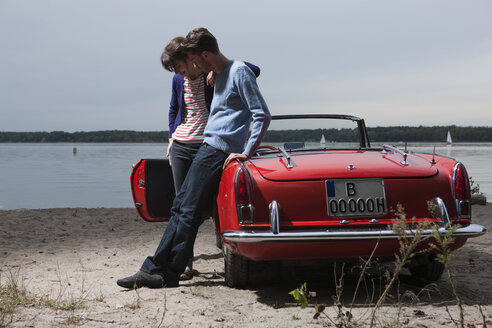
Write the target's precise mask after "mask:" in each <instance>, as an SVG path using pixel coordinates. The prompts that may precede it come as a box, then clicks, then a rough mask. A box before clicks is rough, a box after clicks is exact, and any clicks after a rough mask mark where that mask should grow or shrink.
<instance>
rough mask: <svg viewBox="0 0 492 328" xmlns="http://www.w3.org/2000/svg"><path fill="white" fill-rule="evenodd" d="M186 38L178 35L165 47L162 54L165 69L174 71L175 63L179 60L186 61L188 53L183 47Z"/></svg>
mask: <svg viewBox="0 0 492 328" xmlns="http://www.w3.org/2000/svg"><path fill="white" fill-rule="evenodd" d="M184 39H185V38H183V37H182V36H177V37H175V38H174V39H172V40H171V41H170V42H169V43H168V44H167V46H166V47H165V48H164V51H163V52H162V55H161V63H162V67H164V69H166V70H168V71H169V72H174V64H175V62H176V61H177V60H181V61H184V62H185V61H186V53H185V52H184V51H183V48H182V47H181V43H182V42H183V41H184Z"/></svg>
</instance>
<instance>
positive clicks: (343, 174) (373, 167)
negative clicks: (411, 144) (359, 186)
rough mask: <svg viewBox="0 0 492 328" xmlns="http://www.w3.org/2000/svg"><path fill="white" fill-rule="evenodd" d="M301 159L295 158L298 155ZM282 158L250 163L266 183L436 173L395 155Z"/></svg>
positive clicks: (354, 152)
mask: <svg viewBox="0 0 492 328" xmlns="http://www.w3.org/2000/svg"><path fill="white" fill-rule="evenodd" d="M301 154H302V156H299V155H301ZM289 155H290V156H291V159H290V164H291V165H292V167H291V168H288V167H287V166H288V165H287V163H288V160H287V158H285V156H282V157H278V156H275V157H273V156H271V157H270V156H268V157H265V156H264V157H263V158H261V159H254V160H252V162H253V164H254V166H255V167H256V169H257V170H258V172H259V173H260V174H261V175H262V176H263V177H264V178H265V179H268V180H272V181H293V180H318V179H328V178H330V179H341V178H344V179H347V178H422V177H430V176H433V175H435V174H436V173H437V169H436V168H435V167H434V165H432V164H431V163H430V162H429V161H427V160H425V159H423V158H421V157H418V156H414V155H412V154H408V156H407V159H406V165H405V164H402V163H401V162H402V161H403V156H402V155H401V154H399V153H392V152H390V153H383V152H381V151H380V150H324V151H316V152H314V151H313V152H309V151H298V152H292V153H290V154H289Z"/></svg>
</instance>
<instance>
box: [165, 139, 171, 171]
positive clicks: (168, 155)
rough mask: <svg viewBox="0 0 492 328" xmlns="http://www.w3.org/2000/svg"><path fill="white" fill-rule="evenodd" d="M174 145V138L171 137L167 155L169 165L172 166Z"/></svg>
mask: <svg viewBox="0 0 492 328" xmlns="http://www.w3.org/2000/svg"><path fill="white" fill-rule="evenodd" d="M172 145H173V139H169V146H167V152H166V156H167V158H169V166H171V146H172Z"/></svg>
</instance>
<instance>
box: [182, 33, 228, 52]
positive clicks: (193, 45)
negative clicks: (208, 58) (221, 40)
mask: <svg viewBox="0 0 492 328" xmlns="http://www.w3.org/2000/svg"><path fill="white" fill-rule="evenodd" d="M181 47H182V48H183V51H185V52H186V51H189V52H191V53H192V54H198V53H201V52H202V51H208V52H211V53H214V54H217V53H219V45H218V44H217V39H216V38H215V37H214V36H213V35H212V33H210V32H209V31H208V30H207V29H206V28H204V27H198V28H195V29H193V30H191V31H190V33H188V35H187V36H186V38H185V39H184V41H183V42H182V43H181Z"/></svg>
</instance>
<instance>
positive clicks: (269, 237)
mask: <svg viewBox="0 0 492 328" xmlns="http://www.w3.org/2000/svg"><path fill="white" fill-rule="evenodd" d="M438 231H439V233H440V234H441V235H444V234H446V233H447V232H448V230H447V229H445V228H439V229H438ZM486 231H487V229H485V227H483V226H481V225H478V224H470V225H469V226H467V227H463V228H458V229H456V231H454V233H453V237H455V238H472V237H478V236H481V235H483V234H484V233H485V232H486ZM415 232H416V231H415V230H407V231H406V233H407V235H412V234H415ZM422 234H423V235H424V236H429V235H431V234H432V230H431V229H428V230H424V231H423V232H422ZM222 237H223V238H224V239H225V240H226V241H230V242H236V243H260V242H302V241H309V242H313V241H350V240H352V241H355V240H371V239H372V240H375V239H381V240H391V239H394V240H396V239H398V235H397V234H396V233H395V232H394V231H392V230H375V231H305V232H302V231H300V232H279V233H276V234H275V233H273V232H270V231H268V232H266V231H254V230H249V231H233V232H224V233H222Z"/></svg>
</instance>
